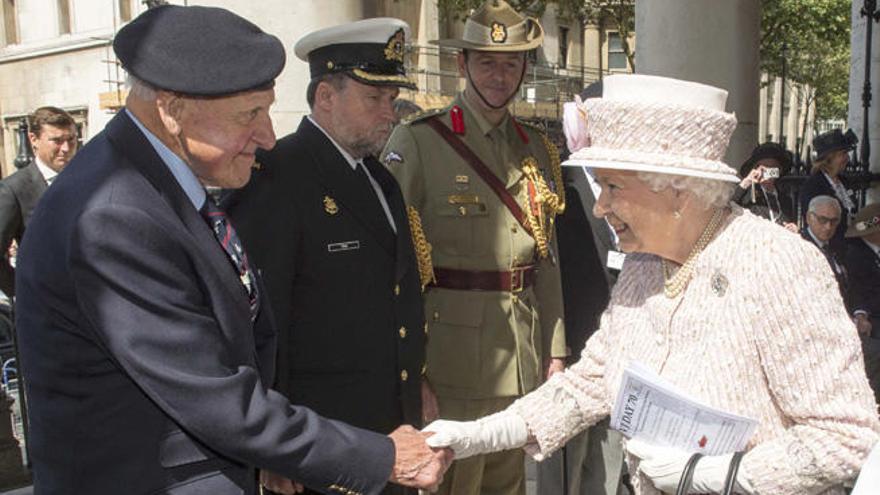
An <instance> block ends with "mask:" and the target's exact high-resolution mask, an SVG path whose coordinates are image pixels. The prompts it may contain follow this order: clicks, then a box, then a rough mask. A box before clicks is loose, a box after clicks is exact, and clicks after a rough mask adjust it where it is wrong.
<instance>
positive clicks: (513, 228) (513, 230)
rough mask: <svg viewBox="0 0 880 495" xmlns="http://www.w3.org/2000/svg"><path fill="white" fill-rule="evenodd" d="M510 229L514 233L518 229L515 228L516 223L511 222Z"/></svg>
mask: <svg viewBox="0 0 880 495" xmlns="http://www.w3.org/2000/svg"><path fill="white" fill-rule="evenodd" d="M510 231H511V232H513V233H514V234H516V233H517V232H518V231H519V229H518V228H516V224H513V225H511V226H510Z"/></svg>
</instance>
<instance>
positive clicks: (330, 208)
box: [324, 196, 339, 215]
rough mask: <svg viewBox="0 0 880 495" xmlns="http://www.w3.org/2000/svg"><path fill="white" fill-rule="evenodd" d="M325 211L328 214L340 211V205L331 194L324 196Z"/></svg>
mask: <svg viewBox="0 0 880 495" xmlns="http://www.w3.org/2000/svg"><path fill="white" fill-rule="evenodd" d="M324 211H326V212H327V214H328V215H335V214H337V213H339V207H338V206H336V200H335V199H333V198H331V197H330V196H324Z"/></svg>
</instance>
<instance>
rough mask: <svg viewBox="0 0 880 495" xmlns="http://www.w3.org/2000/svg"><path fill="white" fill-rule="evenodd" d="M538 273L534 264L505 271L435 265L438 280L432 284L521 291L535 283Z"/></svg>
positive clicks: (457, 288)
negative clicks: (459, 268)
mask: <svg viewBox="0 0 880 495" xmlns="http://www.w3.org/2000/svg"><path fill="white" fill-rule="evenodd" d="M536 275H537V270H535V267H534V266H522V267H516V268H514V269H512V270H510V271H503V272H497V271H489V270H457V269H454V268H441V267H434V277H435V278H436V282H434V283H432V284H431V286H433V287H439V288H441V289H455V290H490V291H504V292H520V291H522V290H523V289H527V288H529V287H531V286H532V285H534V283H535V278H536Z"/></svg>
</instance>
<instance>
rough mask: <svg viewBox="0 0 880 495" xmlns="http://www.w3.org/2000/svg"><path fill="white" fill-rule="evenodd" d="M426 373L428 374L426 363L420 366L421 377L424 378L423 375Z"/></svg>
mask: <svg viewBox="0 0 880 495" xmlns="http://www.w3.org/2000/svg"><path fill="white" fill-rule="evenodd" d="M427 372H428V363H425V364H423V365H422V376H424V375H425V373H427Z"/></svg>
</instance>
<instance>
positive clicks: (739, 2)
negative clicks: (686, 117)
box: [636, 0, 772, 168]
mask: <svg viewBox="0 0 880 495" xmlns="http://www.w3.org/2000/svg"><path fill="white" fill-rule="evenodd" d="M760 24H761V9H760V5H759V1H758V0H676V1H675V2H670V1H668V0H639V1H638V2H636V72H637V73H639V74H653V75H658V76H667V77H675V78H679V79H687V80H690V81H697V82H701V83H705V84H709V85H712V86H717V87H720V88H724V89H726V90H727V91H728V92H729V93H730V95H729V97H728V99H727V110H728V111H733V112H736V117H737V120H738V121H739V125H738V126H737V129H736V132H735V133H734V134H733V137H732V138H731V142H730V149H729V150H728V153H727V163H728V164H730V165H731V166H732V167H734V168H739V166H740V165H741V164H742V163H743V161H745V159H746V158H748V156H749V154H750V153H751V150H752V148H754V147H755V145H756V144H757V142H758V135H757V134H758V101H759V97H758V87H759V74H758V41H759V33H760ZM771 132H772V130H771Z"/></svg>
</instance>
